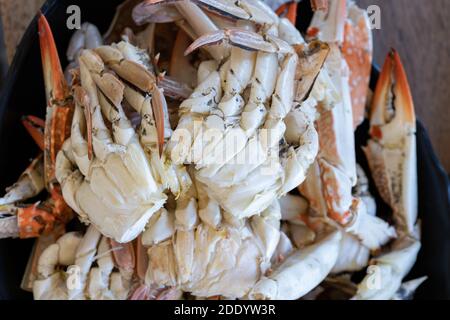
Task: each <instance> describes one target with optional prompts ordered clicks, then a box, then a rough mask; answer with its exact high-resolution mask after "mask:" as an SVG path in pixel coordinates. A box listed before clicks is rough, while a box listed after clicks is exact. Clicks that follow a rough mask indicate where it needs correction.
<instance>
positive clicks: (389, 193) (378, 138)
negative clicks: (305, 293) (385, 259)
mask: <svg viewBox="0 0 450 320" xmlns="http://www.w3.org/2000/svg"><path fill="white" fill-rule="evenodd" d="M370 123H371V127H370V135H371V140H369V143H368V146H367V148H365V153H366V156H367V158H368V160H369V165H370V167H371V171H372V175H373V177H374V180H375V183H376V185H377V188H378V190H379V192H380V194H381V196H382V198H383V200H384V201H385V202H386V203H388V204H389V205H390V206H391V208H392V210H393V212H394V217H395V219H396V222H397V227H398V228H399V231H400V232H401V233H404V232H406V233H407V234H413V233H414V225H415V223H416V220H417V156H416V135H415V132H416V117H415V113H414V104H413V100H412V97H411V91H410V88H409V84H408V80H407V78H406V73H405V70H404V68H403V65H402V62H401V60H400V56H399V55H398V53H397V52H396V51H395V50H392V51H391V52H390V53H389V55H388V56H387V59H386V62H385V64H384V66H383V70H382V72H381V75H380V79H379V81H378V84H377V87H376V90H375V95H374V100H373V104H372V108H371V114H370Z"/></svg>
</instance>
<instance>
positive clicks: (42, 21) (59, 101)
mask: <svg viewBox="0 0 450 320" xmlns="http://www.w3.org/2000/svg"><path fill="white" fill-rule="evenodd" d="M38 26H39V41H40V46H41V56H42V67H43V72H44V80H45V90H46V97H47V104H48V109H47V117H46V126H45V176H46V182H47V184H52V183H54V182H55V181H56V179H55V168H54V166H55V162H56V156H57V154H58V152H59V151H60V150H61V147H62V145H63V144H64V142H65V140H66V139H67V137H68V136H69V134H70V124H71V120H72V115H73V110H74V107H73V101H72V99H71V96H70V92H69V87H68V85H67V82H66V80H65V78H64V73H63V71H62V67H61V63H60V60H59V57H58V51H57V49H56V44H55V40H54V38H53V34H52V30H51V29H50V26H49V24H48V21H47V19H46V18H45V16H44V15H42V13H40V14H39V21H38Z"/></svg>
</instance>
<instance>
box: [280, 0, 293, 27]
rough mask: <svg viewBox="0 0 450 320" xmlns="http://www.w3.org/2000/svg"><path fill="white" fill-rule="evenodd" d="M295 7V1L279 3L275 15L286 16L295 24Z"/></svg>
mask: <svg viewBox="0 0 450 320" xmlns="http://www.w3.org/2000/svg"><path fill="white" fill-rule="evenodd" d="M297 8H298V4H297V2H295V1H292V2H288V3H285V4H283V5H281V7H280V8H278V10H277V11H276V13H277V15H279V16H284V17H286V18H287V19H288V20H289V21H290V22H292V24H293V25H294V26H295V24H296V22H297Z"/></svg>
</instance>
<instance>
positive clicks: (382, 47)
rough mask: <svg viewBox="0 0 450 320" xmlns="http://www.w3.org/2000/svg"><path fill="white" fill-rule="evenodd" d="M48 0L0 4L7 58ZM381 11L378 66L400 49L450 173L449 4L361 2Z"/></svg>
mask: <svg viewBox="0 0 450 320" xmlns="http://www.w3.org/2000/svg"><path fill="white" fill-rule="evenodd" d="M43 2H44V0H0V11H1V14H2V19H3V23H4V32H5V42H6V46H7V50H8V56H9V57H10V59H11V57H12V56H13V54H14V52H15V47H16V45H17V44H18V42H19V40H20V37H21V35H22V33H23V30H24V29H25V28H26V26H27V25H28V23H29V21H30V20H31V18H32V17H33V15H34V14H35V13H36V12H37V10H38V8H39V7H40V5H41V4H42V3H43ZM358 3H359V4H360V5H361V6H362V7H363V8H364V7H367V6H369V5H372V4H376V5H378V6H380V8H381V15H382V21H381V27H382V28H381V30H375V31H374V42H375V43H374V46H375V62H376V63H378V64H379V65H381V64H382V63H383V61H384V58H385V56H386V54H387V52H388V51H389V48H391V47H394V48H396V49H397V50H398V51H399V52H400V54H401V56H402V58H403V62H404V64H405V67H406V71H407V74H408V76H409V79H410V84H411V88H412V91H413V96H414V101H415V105H416V109H417V114H418V116H419V118H420V119H421V120H422V121H423V122H424V123H425V125H426V127H427V128H428V130H429V133H430V136H431V140H432V142H433V144H434V147H435V149H436V151H437V153H438V155H439V157H440V159H441V161H442V163H443V165H444V167H445V169H446V170H447V172H450V152H448V150H449V145H448V144H449V142H450V125H449V124H450V110H449V107H450V106H449V104H450V41H449V40H450V37H449V33H450V32H449V30H450V1H449V0H395V1H393V0H358Z"/></svg>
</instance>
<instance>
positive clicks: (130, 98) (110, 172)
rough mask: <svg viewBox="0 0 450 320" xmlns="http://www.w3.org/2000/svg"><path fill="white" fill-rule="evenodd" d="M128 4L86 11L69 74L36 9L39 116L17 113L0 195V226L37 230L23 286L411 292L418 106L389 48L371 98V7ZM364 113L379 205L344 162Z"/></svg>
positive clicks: (171, 295) (61, 294)
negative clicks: (23, 149) (14, 160)
mask: <svg viewBox="0 0 450 320" xmlns="http://www.w3.org/2000/svg"><path fill="white" fill-rule="evenodd" d="M139 2H140V1H136V0H131V1H130V0H129V1H126V2H125V3H124V4H123V5H122V6H121V7H119V9H118V12H117V15H116V17H115V19H114V22H113V24H112V26H111V28H110V30H109V31H108V33H107V34H106V35H105V36H104V37H102V36H101V35H100V33H99V31H98V29H97V28H96V27H95V26H94V25H91V24H89V23H86V24H84V25H83V27H82V28H81V29H80V30H78V31H77V32H76V33H75V34H74V35H73V38H72V40H71V43H70V46H69V49H68V52H67V58H68V59H69V61H70V65H69V66H68V68H67V70H66V72H63V70H62V68H61V65H60V61H59V58H58V54H57V50H56V45H55V43H54V39H53V36H52V31H51V29H50V26H49V24H48V22H47V20H46V18H45V17H44V16H42V15H41V16H40V17H39V36H40V43H41V52H42V64H43V69H44V77H45V87H46V93H47V116H46V120H45V121H44V120H41V119H39V118H37V117H33V116H29V117H26V118H24V125H25V127H26V129H27V130H28V131H29V132H30V134H31V136H32V137H33V138H34V140H35V141H36V142H37V143H38V145H39V147H40V148H41V149H42V154H41V155H39V156H38V157H37V158H36V159H35V160H34V161H33V163H32V164H31V166H30V167H29V168H28V169H27V170H26V171H25V172H24V173H23V174H22V176H21V177H20V179H19V180H18V182H17V183H16V184H15V185H13V186H12V187H11V188H9V189H8V190H7V194H6V195H5V196H4V197H3V198H2V199H0V212H1V214H0V236H1V237H20V238H22V239H26V238H37V241H36V244H35V248H34V250H33V253H32V256H31V258H30V262H29V265H28V268H27V270H26V274H25V276H24V280H23V284H22V287H23V288H24V289H26V290H30V291H31V290H32V291H33V294H34V298H35V299H69V300H84V299H133V300H140V299H300V298H303V299H323V298H336V299H350V298H351V299H408V298H410V297H411V296H412V294H413V293H414V291H415V290H416V289H417V287H418V286H419V285H420V284H421V283H422V282H423V281H424V280H425V278H422V279H417V280H412V281H408V282H405V283H403V279H404V278H405V277H406V276H407V274H408V273H409V272H410V270H411V268H412V267H413V265H414V263H415V261H416V258H417V254H418V251H419V249H420V230H419V229H420V228H419V225H418V222H417V165H416V150H415V148H416V141H415V114H414V106H413V102H412V99H411V93H410V90H409V86H408V81H407V79H406V76H405V72H404V69H403V66H402V63H401V61H400V58H399V55H398V54H397V53H396V52H395V51H392V52H390V53H389V55H388V57H387V59H386V62H385V65H384V67H383V69H382V72H381V75H380V79H379V81H378V85H377V87H376V90H375V92H374V93H373V97H371V98H368V97H369V96H371V92H369V88H368V86H369V77H370V72H371V63H372V35H371V30H370V23H369V18H368V16H367V14H366V12H365V11H364V10H362V9H360V8H358V7H357V6H356V4H355V3H353V1H346V0H330V1H312V5H313V9H314V11H315V13H314V17H313V20H312V23H311V26H310V28H309V29H308V32H307V33H306V35H302V34H301V33H300V32H299V31H298V30H297V29H296V28H295V26H294V25H295V22H296V12H297V3H296V2H295V1H294V2H289V1H259V0H239V1H235V0H233V1H230V0H219V1H210V0H191V1H188V0H185V1H180V0H146V1H144V2H142V3H139ZM366 105H369V107H368V108H366ZM366 109H367V112H366ZM366 115H367V117H368V118H369V119H370V124H371V126H370V136H371V139H370V140H369V142H368V144H367V146H366V147H365V149H364V150H365V153H366V156H367V160H368V162H369V166H370V174H371V175H372V177H373V180H374V181H375V184H376V187H377V189H378V192H379V194H380V195H381V197H382V199H383V200H384V201H385V202H386V204H388V205H389V206H390V208H391V209H392V210H391V214H390V215H389V216H383V217H379V216H377V207H376V204H375V201H374V198H373V196H372V195H371V193H370V191H369V180H368V178H367V176H366V173H365V172H364V171H363V169H361V167H359V165H357V163H356V156H355V139H354V130H355V129H356V128H357V127H358V126H359V125H360V124H361V122H362V121H363V120H364V118H365V117H366ZM44 190H45V191H46V193H47V194H48V195H49V196H48V198H47V200H45V201H41V202H38V203H36V204H34V205H26V204H25V203H26V202H27V200H30V199H34V198H35V197H36V196H38V195H39V194H42V192H44ZM74 220H76V221H80V222H81V223H82V224H80V225H82V226H83V227H79V228H78V229H77V230H78V231H76V232H69V230H71V228H69V227H68V223H70V225H72V224H73V221H74ZM361 272H363V273H364V272H366V276H365V277H360V278H359V280H361V278H363V280H362V281H356V280H355V277H354V275H355V274H361Z"/></svg>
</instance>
